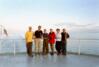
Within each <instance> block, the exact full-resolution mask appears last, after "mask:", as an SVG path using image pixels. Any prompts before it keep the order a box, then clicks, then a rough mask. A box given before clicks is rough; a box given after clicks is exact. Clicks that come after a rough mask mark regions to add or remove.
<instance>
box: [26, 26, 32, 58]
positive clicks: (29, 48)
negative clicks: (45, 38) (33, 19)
mask: <svg viewBox="0 0 99 67" xmlns="http://www.w3.org/2000/svg"><path fill="white" fill-rule="evenodd" d="M25 40H26V48H27V54H28V56H30V57H33V55H32V40H33V32H32V27H29V30H28V31H27V32H26V34H25Z"/></svg>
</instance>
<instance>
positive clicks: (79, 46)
mask: <svg viewBox="0 0 99 67" xmlns="http://www.w3.org/2000/svg"><path fill="white" fill-rule="evenodd" d="M78 41H79V44H78V55H80V48H81V45H80V39H78Z"/></svg>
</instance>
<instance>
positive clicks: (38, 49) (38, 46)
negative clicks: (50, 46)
mask: <svg viewBox="0 0 99 67" xmlns="http://www.w3.org/2000/svg"><path fill="white" fill-rule="evenodd" d="M41 41H42V39H41V38H35V52H37V53H40V52H41V43H42V42H41Z"/></svg>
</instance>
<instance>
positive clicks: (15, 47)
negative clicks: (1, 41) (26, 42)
mask: <svg viewBox="0 0 99 67" xmlns="http://www.w3.org/2000/svg"><path fill="white" fill-rule="evenodd" d="M13 45H14V56H15V55H16V44H15V41H14V40H13Z"/></svg>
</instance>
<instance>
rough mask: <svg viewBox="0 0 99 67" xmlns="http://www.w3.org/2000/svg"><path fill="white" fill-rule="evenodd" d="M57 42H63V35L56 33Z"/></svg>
mask: <svg viewBox="0 0 99 67" xmlns="http://www.w3.org/2000/svg"><path fill="white" fill-rule="evenodd" d="M56 41H61V33H56Z"/></svg>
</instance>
